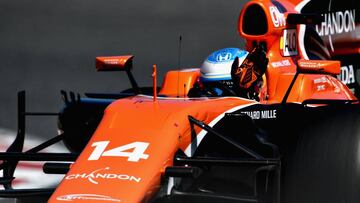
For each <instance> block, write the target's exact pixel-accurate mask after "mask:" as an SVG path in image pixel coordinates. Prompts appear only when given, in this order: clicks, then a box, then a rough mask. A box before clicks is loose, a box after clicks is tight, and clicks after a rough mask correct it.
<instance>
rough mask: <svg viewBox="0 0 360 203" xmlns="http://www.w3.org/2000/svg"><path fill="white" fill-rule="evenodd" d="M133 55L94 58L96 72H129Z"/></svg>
mask: <svg viewBox="0 0 360 203" xmlns="http://www.w3.org/2000/svg"><path fill="white" fill-rule="evenodd" d="M133 58H134V56H133V55H127V56H99V57H96V70H97V71H129V70H130V69H131V68H132V59H133Z"/></svg>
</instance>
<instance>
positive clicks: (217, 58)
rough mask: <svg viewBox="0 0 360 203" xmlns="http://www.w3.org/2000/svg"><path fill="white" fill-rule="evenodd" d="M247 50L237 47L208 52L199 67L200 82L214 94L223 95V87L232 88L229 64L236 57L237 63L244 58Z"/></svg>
mask: <svg viewBox="0 0 360 203" xmlns="http://www.w3.org/2000/svg"><path fill="white" fill-rule="evenodd" d="M248 54H249V52H247V51H245V50H241V49H238V48H224V49H220V50H218V51H215V52H213V53H212V54H210V55H209V56H208V57H207V58H206V60H205V61H204V63H203V64H202V65H201V67H200V82H201V83H202V85H203V86H204V87H205V88H207V89H209V90H212V91H214V94H215V95H216V96H223V94H224V88H225V89H226V88H228V89H229V90H231V89H233V82H232V79H231V66H232V64H233V62H234V60H235V58H236V57H238V60H239V63H238V64H242V62H243V61H244V60H245V58H246V56H247V55H248Z"/></svg>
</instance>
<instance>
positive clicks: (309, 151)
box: [0, 0, 360, 203]
mask: <svg viewBox="0 0 360 203" xmlns="http://www.w3.org/2000/svg"><path fill="white" fill-rule="evenodd" d="M319 20H320V21H321V19H320V18H319V17H318V16H316V15H311V14H298V13H297V12H296V11H295V9H294V6H293V5H292V4H291V3H288V2H286V1H280V0H279V1H274V0H272V1H251V2H249V3H247V4H246V5H245V6H244V8H243V9H242V11H241V14H240V17H239V24H238V31H239V33H240V35H241V36H242V37H243V38H245V39H246V42H247V43H246V49H247V50H248V51H249V52H250V53H249V54H248V55H247V57H246V59H245V61H244V62H243V63H242V64H236V62H237V60H236V59H235V62H234V64H233V68H234V70H239V72H236V71H234V72H233V73H234V74H233V76H234V77H235V76H239V75H240V79H239V80H235V81H237V82H240V83H241V84H242V82H244V80H248V81H252V79H253V78H255V79H256V80H257V79H261V87H260V90H259V91H255V93H256V94H258V95H256V96H257V97H252V98H251V99H249V98H243V97H239V96H238V95H237V94H233V95H232V94H229V95H225V96H217V97H214V96H211V95H206V96H204V95H198V96H194V94H191V92H193V91H194V88H196V86H197V85H199V77H200V75H201V74H203V73H200V70H199V69H183V70H179V71H169V72H168V73H167V74H166V76H165V79H164V82H163V84H162V86H161V88H157V85H156V79H157V78H156V67H155V66H154V72H153V79H154V85H153V88H140V87H138V85H137V83H136V81H135V79H134V77H133V75H132V73H131V71H130V70H131V68H132V60H133V56H131V55H129V56H117V57H97V58H96V68H97V70H98V71H114V70H118V71H125V72H126V73H127V74H128V76H129V79H130V82H131V85H132V88H131V89H129V90H126V91H123V92H122V93H120V94H95V93H92V94H90V93H89V94H86V96H87V97H86V98H82V97H80V96H78V95H76V94H74V93H70V94H68V93H66V92H63V93H62V95H63V99H64V101H65V107H64V108H63V110H62V111H61V112H60V113H59V129H60V130H59V131H60V135H59V136H57V137H55V138H53V139H51V140H49V141H47V142H45V143H43V144H41V145H39V146H37V147H35V148H33V149H31V150H29V151H26V152H22V147H23V142H24V129H25V116H32V115H41V113H34V112H32V113H31V112H27V111H26V110H25V93H24V92H20V93H19V131H18V135H17V137H16V140H15V141H14V143H13V144H12V145H11V146H10V147H9V148H8V150H7V152H6V153H0V157H1V158H0V159H2V160H3V163H2V165H1V167H2V170H3V177H2V178H1V182H0V183H1V184H3V185H4V187H5V190H3V191H1V193H0V194H1V196H2V197H16V198H18V200H19V202H21V201H23V202H26V201H29V198H30V199H31V197H36V200H34V201H36V202H38V201H40V200H42V201H46V200H48V202H50V203H55V202H56V203H61V202H79V203H80V202H186V201H187V202H359V201H360V193H359V188H360V131H359V130H360V126H359V122H360V111H359V106H358V100H357V98H356V97H355V96H354V95H353V94H352V93H351V91H350V90H349V89H348V87H346V86H345V85H344V84H343V83H342V82H341V81H339V80H338V79H337V78H336V75H337V74H339V73H340V63H339V62H338V61H324V60H305V59H304V57H303V53H304V50H303V49H304V47H301V46H299V44H300V42H299V29H300V26H301V25H303V24H313V23H317V22H319ZM259 47H260V48H259ZM257 49H261V51H262V52H263V53H265V55H266V60H264V61H265V63H266V64H265V65H266V66H265V67H266V70H264V71H265V72H264V73H263V75H261V74H258V72H256V73H254V72H252V68H253V67H254V66H253V65H254V64H255V65H256V64H257V63H258V61H256V60H255V61H254V59H252V60H253V61H250V59H251V57H250V56H253V55H254V53H255V52H256V50H257ZM253 50H254V51H253ZM261 51H260V52H261ZM260 52H259V53H260ZM262 52H261V53H262ZM224 57H225V58H227V57H229V56H228V55H227V54H225V55H224V56H221V57H220V58H224ZM263 59H264V58H263ZM244 64H245V65H244ZM239 65H240V66H239ZM239 67H240V69H238V68H239ZM243 68H245V69H243ZM242 71H244V72H242ZM242 73H243V74H242ZM259 75H261V77H258V76H259ZM249 77H250V78H251V79H249ZM256 77H257V78H256ZM245 82H246V81H245ZM200 85H201V84H200ZM235 85H236V84H235ZM244 87H247V86H244ZM43 115H47V114H43ZM61 140H62V141H64V143H65V145H66V146H67V147H68V148H69V150H70V151H71V153H39V151H40V150H42V149H44V148H46V147H48V146H50V145H51V144H53V143H56V142H58V141H61ZM28 160H32V161H49V162H46V163H45V164H44V167H43V169H44V172H45V173H53V174H65V176H64V178H63V180H62V182H61V183H60V184H59V185H58V186H57V187H56V188H55V189H54V188H47V189H41V188H39V189H12V181H13V180H14V171H15V169H16V166H17V163H18V162H19V161H28ZM15 180H16V179H15Z"/></svg>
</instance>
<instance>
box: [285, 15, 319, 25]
mask: <svg viewBox="0 0 360 203" xmlns="http://www.w3.org/2000/svg"><path fill="white" fill-rule="evenodd" d="M323 21H324V19H323V17H322V16H321V15H319V14H299V13H289V14H288V15H287V17H286V23H287V24H289V25H300V24H306V25H315V24H319V23H321V22H323Z"/></svg>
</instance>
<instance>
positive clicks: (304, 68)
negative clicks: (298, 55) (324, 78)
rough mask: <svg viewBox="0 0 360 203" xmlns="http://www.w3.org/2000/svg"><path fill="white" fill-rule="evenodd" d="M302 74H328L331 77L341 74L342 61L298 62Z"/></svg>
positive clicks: (302, 60) (301, 60)
mask: <svg viewBox="0 0 360 203" xmlns="http://www.w3.org/2000/svg"><path fill="white" fill-rule="evenodd" d="M298 70H299V72H300V73H327V74H331V75H338V74H340V61H328V60H326V61H325V60H304V59H300V60H299V61H298Z"/></svg>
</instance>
